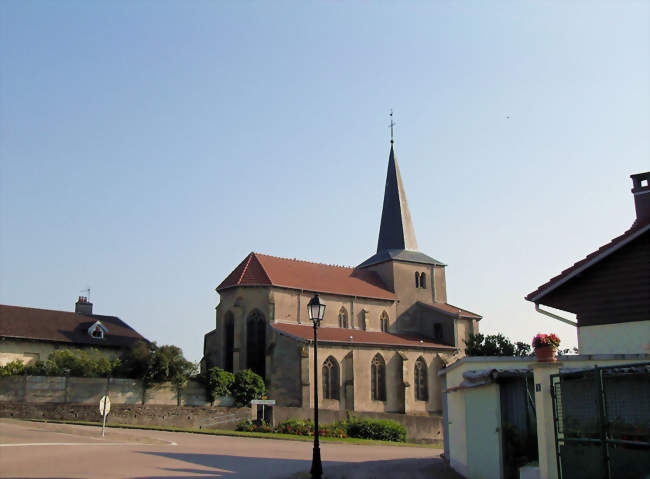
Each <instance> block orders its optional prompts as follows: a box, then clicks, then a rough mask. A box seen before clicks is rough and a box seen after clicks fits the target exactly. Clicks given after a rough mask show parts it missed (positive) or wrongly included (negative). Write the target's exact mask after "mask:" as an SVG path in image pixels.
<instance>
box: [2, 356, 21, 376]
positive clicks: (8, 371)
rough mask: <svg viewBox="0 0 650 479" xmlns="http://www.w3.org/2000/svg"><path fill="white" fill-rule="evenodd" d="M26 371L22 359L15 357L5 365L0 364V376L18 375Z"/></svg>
mask: <svg viewBox="0 0 650 479" xmlns="http://www.w3.org/2000/svg"><path fill="white" fill-rule="evenodd" d="M24 371H25V366H24V365H23V362H22V361H21V360H20V359H15V360H14V361H10V362H8V363H7V364H5V365H4V366H0V377H2V376H18V375H20V374H23V372H24Z"/></svg>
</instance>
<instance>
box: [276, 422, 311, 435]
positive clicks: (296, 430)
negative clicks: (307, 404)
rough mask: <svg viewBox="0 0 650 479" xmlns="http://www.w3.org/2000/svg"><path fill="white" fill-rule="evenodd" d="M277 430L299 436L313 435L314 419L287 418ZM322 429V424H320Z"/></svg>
mask: <svg viewBox="0 0 650 479" xmlns="http://www.w3.org/2000/svg"><path fill="white" fill-rule="evenodd" d="M275 429H276V431H277V432H281V433H284V434H296V435H298V436H311V435H312V434H314V421H312V420H311V419H306V420H303V419H287V420H286V421H282V422H281V423H280V424H278V425H277V426H276V428H275ZM319 429H320V424H319Z"/></svg>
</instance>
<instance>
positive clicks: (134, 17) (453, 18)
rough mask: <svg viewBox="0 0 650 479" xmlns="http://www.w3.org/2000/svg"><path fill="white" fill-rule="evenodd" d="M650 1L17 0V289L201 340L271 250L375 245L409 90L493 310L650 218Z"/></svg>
mask: <svg viewBox="0 0 650 479" xmlns="http://www.w3.org/2000/svg"><path fill="white" fill-rule="evenodd" d="M649 18H650V4H649V3H648V2H646V1H638V2H634V1H617V2H614V1H612V2H597V1H594V2H587V1H573V2H560V1H557V2H520V1H512V2H510V1H502V2H478V1H477V2H451V1H440V2H388V1H378V2H361V1H359V2H354V1H350V2H339V1H323V2H299V1H295V2H250V1H247V2H235V1H233V2H216V1H215V2H204V1H194V2H180V1H176V2H172V1H156V2H154V1H139V2H126V1H114V2H113V1H112V2H108V1H106V2H99V1H97V2H85V1H63V0H62V1H56V2H54V1H38V2H34V1H10V0H5V1H4V2H2V3H0V158H1V167H0V168H1V169H0V175H1V176H0V302H1V303H4V304H13V305H21V306H31V307H39V308H47V309H62V310H71V309H72V308H73V303H74V301H75V299H76V297H77V295H79V294H82V293H81V290H83V289H85V288H87V287H90V288H91V301H93V302H94V304H95V312H97V313H100V314H111V315H117V316H120V317H121V318H122V319H124V320H125V321H127V322H128V323H129V324H131V325H132V326H133V327H134V328H136V329H137V330H138V331H139V332H140V333H142V334H143V335H144V336H146V337H147V338H149V339H151V340H155V341H157V342H158V343H159V344H177V345H179V346H181V347H182V348H183V350H184V351H185V353H186V356H187V357H188V358H190V359H192V360H195V361H197V360H199V359H200V358H201V355H202V345H203V334H204V333H206V332H208V331H209V330H211V329H213V328H214V308H215V306H216V305H217V304H218V295H217V293H216V292H215V291H214V288H215V287H216V286H217V285H218V284H219V282H220V281H221V280H222V279H223V278H224V277H225V276H226V275H227V274H228V273H229V272H230V271H231V270H232V269H233V268H234V267H235V266H236V265H237V264H238V263H239V262H240V261H241V260H242V259H243V258H244V257H245V256H246V255H247V254H248V253H249V252H250V251H257V252H261V253H266V254H271V255H276V256H283V257H291V258H294V257H295V258H299V259H305V260H311V261H318V262H324V263H333V264H343V265H351V266H353V265H356V264H359V263H360V262H362V261H363V260H365V259H366V258H368V257H369V256H371V255H372V254H373V253H374V251H375V248H376V242H377V234H378V231H379V219H380V215H381V204H382V195H383V186H384V178H385V174H386V164H387V159H388V147H389V141H388V140H389V129H388V122H389V120H388V112H389V110H390V109H391V108H393V109H394V111H395V119H396V121H397V127H396V130H395V134H396V152H397V158H398V161H399V164H400V169H401V171H402V178H403V180H404V184H405V187H406V191H407V197H408V201H409V205H410V208H411V213H412V217H413V220H414V224H415V230H416V236H417V239H418V244H419V246H420V249H421V250H422V251H423V252H424V253H426V254H429V255H431V256H433V257H434V258H436V259H439V260H441V261H443V262H445V263H446V264H448V267H447V286H448V299H449V302H450V303H452V304H455V305H458V306H461V307H464V308H466V309H469V310H471V311H475V312H478V313H480V314H482V315H483V316H484V319H483V320H482V321H481V325H480V326H481V330H482V331H483V332H487V333H493V332H503V333H504V334H506V335H507V336H509V337H511V338H512V339H515V340H525V341H529V340H530V339H531V338H532V336H533V335H534V334H535V333H537V332H540V331H541V332H546V331H553V332H556V333H557V334H559V335H560V337H561V338H562V339H563V345H567V346H573V345H575V344H576V337H575V330H574V329H572V328H571V327H570V326H564V325H562V324H560V323H558V322H555V321H553V320H551V319H548V318H545V317H543V316H540V315H539V314H537V313H535V312H534V310H533V305H532V304H530V303H528V302H526V301H524V299H523V296H524V295H525V294H527V293H529V292H530V291H533V290H534V289H535V288H536V287H537V286H539V285H540V284H542V283H544V282H545V281H546V280H548V279H549V278H550V277H551V276H554V275H556V274H558V273H559V272H560V271H562V270H563V269H565V268H566V267H568V266H570V265H571V264H573V262H575V261H577V260H579V259H581V258H582V257H584V256H585V255H586V254H588V253H590V252H591V251H593V250H594V249H596V248H597V247H599V246H600V245H602V244H604V243H606V242H607V241H609V240H610V239H611V238H613V237H614V236H617V235H618V234H620V233H622V232H623V231H624V230H625V229H627V228H628V227H629V225H630V224H631V223H632V221H633V220H634V203H633V198H632V194H631V193H630V188H631V180H630V178H629V175H630V174H633V173H639V172H643V171H648V170H649V169H650V168H649V165H650V161H649V158H650V140H649V135H648V132H649V131H650V113H649V112H650V87H649V85H650V62H649V58H650V33H649V32H650V26H649V23H650V20H649Z"/></svg>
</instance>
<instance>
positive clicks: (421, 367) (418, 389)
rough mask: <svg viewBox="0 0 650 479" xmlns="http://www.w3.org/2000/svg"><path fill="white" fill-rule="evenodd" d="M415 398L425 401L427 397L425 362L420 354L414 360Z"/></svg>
mask: <svg viewBox="0 0 650 479" xmlns="http://www.w3.org/2000/svg"><path fill="white" fill-rule="evenodd" d="M415 399H417V400H418V401H427V400H428V399H429V394H428V387H427V363H425V362H424V359H423V358H422V356H420V357H419V358H418V360H417V361H415Z"/></svg>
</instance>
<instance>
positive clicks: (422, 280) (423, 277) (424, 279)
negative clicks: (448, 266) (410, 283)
mask: <svg viewBox="0 0 650 479" xmlns="http://www.w3.org/2000/svg"><path fill="white" fill-rule="evenodd" d="M426 287H427V275H426V274H425V273H420V288H426Z"/></svg>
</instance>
